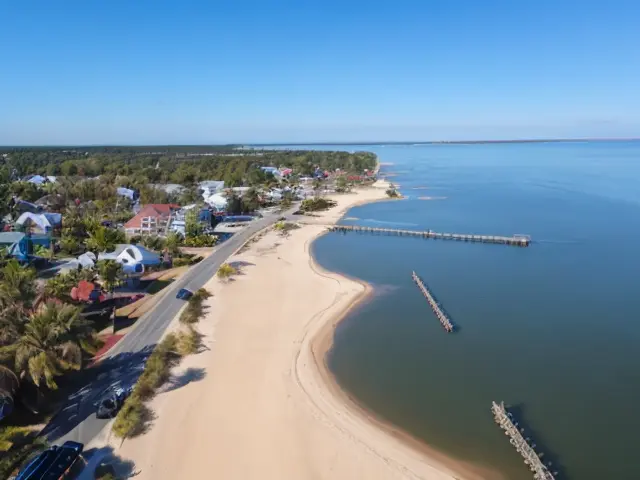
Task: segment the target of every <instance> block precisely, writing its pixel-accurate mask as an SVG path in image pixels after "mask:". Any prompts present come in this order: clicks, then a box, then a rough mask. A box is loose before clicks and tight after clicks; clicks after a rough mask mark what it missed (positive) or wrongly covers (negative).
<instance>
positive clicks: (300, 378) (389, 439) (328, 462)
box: [117, 183, 499, 480]
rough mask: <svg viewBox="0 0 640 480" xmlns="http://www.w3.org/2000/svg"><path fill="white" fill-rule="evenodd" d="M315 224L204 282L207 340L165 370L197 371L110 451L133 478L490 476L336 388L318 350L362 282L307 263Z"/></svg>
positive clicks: (349, 200)
mask: <svg viewBox="0 0 640 480" xmlns="http://www.w3.org/2000/svg"><path fill="white" fill-rule="evenodd" d="M380 186H381V187H382V188H370V189H366V190H362V191H360V192H358V194H350V195H341V196H336V197H334V198H335V199H337V201H338V202H339V205H338V206H337V207H336V208H334V209H332V210H331V211H329V212H326V213H324V214H323V215H322V217H317V218H307V217H305V221H310V222H312V223H313V222H315V223H325V224H327V223H331V222H333V221H335V220H337V219H338V218H339V217H340V216H341V215H342V214H343V213H344V212H345V211H346V210H347V209H348V208H349V207H351V206H353V205H355V204H357V203H363V202H367V201H374V200H376V199H381V198H383V197H384V188H385V184H384V183H383V184H382V185H380ZM324 230H325V228H324V227H323V226H321V225H304V226H303V227H302V228H300V229H299V230H294V231H293V232H292V233H291V235H290V237H288V238H283V237H281V236H279V235H278V234H276V233H275V232H273V231H271V232H269V233H267V234H266V235H264V236H263V237H262V238H260V239H259V240H258V241H257V242H255V243H252V244H251V246H250V248H248V249H245V250H244V251H243V252H242V253H240V254H237V255H235V256H234V257H233V258H231V259H230V261H231V262H248V264H247V265H246V266H244V267H242V274H241V275H239V276H237V277H236V279H235V280H234V281H232V282H230V283H228V284H223V283H221V282H220V281H218V280H217V279H212V280H211V281H210V282H209V283H208V284H207V286H206V288H207V289H208V290H210V291H211V292H212V293H214V297H212V298H210V299H209V300H208V306H209V310H208V313H207V316H206V318H205V319H203V320H202V321H201V323H200V325H199V329H200V331H201V332H202V333H203V334H204V335H205V337H204V342H205V345H206V346H207V347H208V349H207V350H206V351H204V352H202V353H200V354H197V355H193V356H190V357H187V358H186V359H184V360H183V362H182V364H181V365H180V367H179V368H178V369H176V370H177V371H176V374H177V375H178V376H179V375H180V374H181V373H182V372H185V371H188V372H194V371H196V372H197V371H200V372H202V373H203V374H204V378H202V379H199V380H194V381H192V382H190V383H188V384H187V385H185V386H182V387H180V388H177V389H175V390H172V391H169V392H166V393H161V394H159V395H158V396H157V397H156V398H155V399H154V400H153V401H152V403H151V407H152V408H153V409H154V411H155V412H156V414H157V419H156V420H155V422H154V425H153V427H152V429H151V430H150V431H149V432H148V433H147V434H146V435H144V436H142V437H139V438H137V439H132V440H127V441H125V442H124V444H123V445H122V447H121V448H120V449H119V451H118V452H117V453H118V454H119V455H121V456H122V457H124V458H127V459H131V460H133V461H134V462H135V463H136V470H138V471H140V474H139V475H138V476H137V477H136V478H137V479H138V478H139V479H153V480H165V479H166V480H176V479H205V478H207V479H208V478H211V479H224V480H235V479H238V480H252V479H269V480H271V479H272V480H289V479H292V480H300V479H339V480H340V479H345V480H346V479H349V480H351V479H367V480H369V479H396V478H397V479H400V478H403V479H433V480H436V479H437V480H440V479H453V478H466V479H479V478H492V479H493V478H499V476H497V475H493V474H489V473H487V472H482V473H478V472H479V471H478V470H477V469H471V468H469V467H468V466H463V465H461V464H460V463H458V462H453V461H451V460H449V459H448V458H447V457H445V456H443V455H440V454H438V453H437V452H434V451H431V450H430V449H428V447H426V446H424V445H420V444H418V442H415V441H412V440H411V439H409V438H408V437H407V436H405V435H404V434H402V433H399V432H394V431H393V430H392V429H391V428H390V427H388V426H385V425H383V424H381V423H380V422H377V421H376V420H374V419H372V418H370V417H369V416H368V415H367V414H366V413H365V412H364V411H363V410H362V409H360V408H359V407H358V406H357V405H355V404H354V403H353V402H352V401H350V400H349V398H348V397H347V395H346V394H344V393H343V392H342V391H341V390H340V389H339V387H337V385H336V384H335V382H334V381H333V379H332V377H331V375H330V374H329V372H328V370H327V369H326V365H325V364H324V354H325V353H326V351H327V349H328V348H329V347H330V345H331V341H332V336H333V328H334V326H335V323H336V322H337V321H339V319H340V318H341V317H342V316H343V315H344V313H346V311H347V310H348V309H349V307H350V306H352V305H353V304H354V303H355V302H356V301H357V300H358V299H362V298H364V296H365V295H366V293H367V291H368V287H367V286H366V285H364V284H361V283H359V282H356V281H353V280H350V279H347V278H345V277H342V276H340V275H337V274H333V273H328V272H321V271H319V270H318V269H317V267H316V266H315V265H314V263H313V261H312V260H311V258H310V255H309V245H310V243H311V242H312V241H313V239H314V238H315V237H316V236H318V235H319V234H321V233H322V232H323V231H324ZM198 369H202V370H198ZM454 469H455V472H454Z"/></svg>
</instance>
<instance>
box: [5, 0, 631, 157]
mask: <svg viewBox="0 0 640 480" xmlns="http://www.w3.org/2000/svg"><path fill="white" fill-rule="evenodd" d="M0 19H1V21H0V62H1V65H0V144H3V145H22V144H45V145H54V144H58V145H60V144H67V145H68V144H168V143H170V144H185V143H227V142H301V141H302V142H304V141H307V142H315V141H318V142H319V141H392V140H395V141H401V140H440V139H482V138H486V139H502V138H536V137H537V138H540V137H547V138H548V137H586V136H599V137H630V136H634V137H639V136H640V2H638V1H618V0H599V1H591V0H582V1H569V0H555V1H549V0H535V1H534V0H527V1H526V0H509V1H506V0H505V1H491V0H483V1H480V0H438V1H430V0H422V1H419V2H418V1H416V2H407V1H402V0H386V1H380V2H376V1H375V0H374V1H355V0H351V1H350V0H341V1H333V0H324V1H308V0H298V1H289V2H279V1H270V0H260V1H255V2H254V1H243V0H235V1H225V2H220V1H216V0H210V1H206V2H205V1H202V2H196V1H179V2H178V1H173V2H165V1H162V0H155V1H146V0H126V1H120V0H109V1H89V0H79V1H76V0H59V1H52V0H42V1H35V0H34V1H30V0H21V1H18V0H15V1H12V0H0Z"/></svg>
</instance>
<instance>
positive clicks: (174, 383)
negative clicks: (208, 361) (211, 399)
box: [162, 367, 207, 392]
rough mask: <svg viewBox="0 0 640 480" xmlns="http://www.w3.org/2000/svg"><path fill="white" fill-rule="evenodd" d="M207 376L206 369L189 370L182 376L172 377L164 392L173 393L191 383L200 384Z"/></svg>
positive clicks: (192, 368)
mask: <svg viewBox="0 0 640 480" xmlns="http://www.w3.org/2000/svg"><path fill="white" fill-rule="evenodd" d="M206 375H207V373H206V371H205V369H204V368H194V367H191V368H187V369H186V370H185V371H184V372H182V373H181V374H180V375H176V376H174V377H171V379H170V380H169V381H168V382H167V383H166V384H165V386H164V387H163V389H162V390H163V392H171V391H172V390H177V389H178V388H182V387H184V386H186V385H188V384H189V383H191V382H199V381H200V380H202V379H204V377H205V376H206Z"/></svg>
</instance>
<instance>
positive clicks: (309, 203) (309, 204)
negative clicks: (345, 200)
mask: <svg viewBox="0 0 640 480" xmlns="http://www.w3.org/2000/svg"><path fill="white" fill-rule="evenodd" d="M335 205H336V202H334V201H333V200H329V199H327V198H322V197H319V198H307V199H305V200H303V201H302V204H301V205H300V210H301V211H303V212H318V211H321V210H327V209H329V208H331V207H335Z"/></svg>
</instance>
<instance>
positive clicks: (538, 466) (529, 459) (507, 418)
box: [491, 402, 555, 480]
mask: <svg viewBox="0 0 640 480" xmlns="http://www.w3.org/2000/svg"><path fill="white" fill-rule="evenodd" d="M491 412H492V413H493V417H494V419H495V421H496V423H497V424H498V425H500V428H502V429H503V430H504V433H505V435H508V436H509V437H510V439H509V442H510V443H511V445H513V446H514V447H515V449H516V450H517V451H518V453H519V454H520V455H522V458H524V463H525V464H526V465H527V466H528V467H529V469H530V470H531V471H532V472H533V478H534V479H535V480H555V475H554V473H552V472H551V471H550V470H549V467H547V466H546V465H545V464H544V462H543V461H542V460H541V459H540V456H541V455H539V454H537V453H536V451H535V450H534V447H535V446H536V445H535V443H534V444H531V445H529V442H528V439H526V438H525V437H524V436H523V435H522V430H519V429H518V423H517V422H515V421H514V420H513V417H512V415H511V413H509V412H508V411H507V409H506V408H505V406H504V402H500V403H499V404H498V403H496V402H492V405H491Z"/></svg>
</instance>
